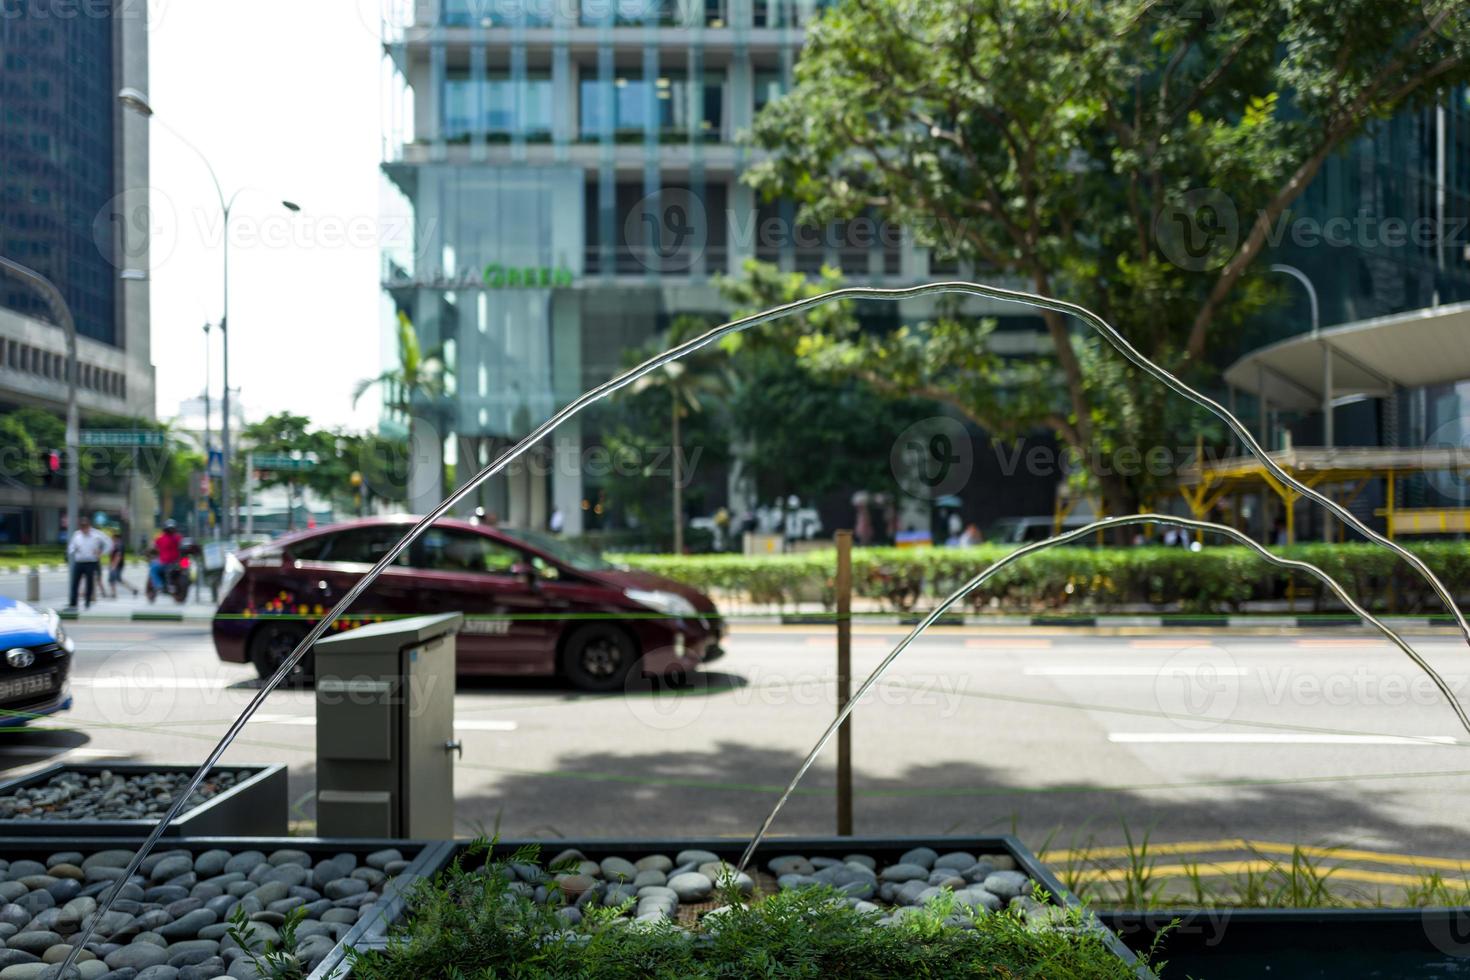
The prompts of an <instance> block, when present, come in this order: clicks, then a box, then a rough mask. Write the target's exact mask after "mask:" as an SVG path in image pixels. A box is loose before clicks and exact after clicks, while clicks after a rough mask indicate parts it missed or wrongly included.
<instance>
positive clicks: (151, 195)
mask: <svg viewBox="0 0 1470 980" xmlns="http://www.w3.org/2000/svg"><path fill="white" fill-rule="evenodd" d="M92 241H93V243H94V244H95V245H96V246H97V251H98V252H99V253H100V254H101V255H102V257H103V258H105V259H106V260H107V261H108V262H110V263H111V264H112V265H113V267H114V268H117V269H131V268H139V267H143V266H146V267H149V268H155V269H156V268H158V267H159V266H161V265H162V264H163V263H164V262H166V261H168V258H169V256H171V255H173V252H174V249H175V247H177V245H178V243H179V216H178V213H177V212H176V211H175V210H174V206H173V201H172V200H170V198H169V196H168V195H167V194H165V193H164V192H163V191H161V190H159V189H158V188H156V187H134V188H131V189H129V190H125V191H123V192H122V193H120V194H116V195H114V196H113V197H112V198H110V199H109V200H108V201H107V203H106V204H104V205H102V208H101V209H100V210H99V211H98V212H97V214H96V216H95V217H93V219H92Z"/></svg>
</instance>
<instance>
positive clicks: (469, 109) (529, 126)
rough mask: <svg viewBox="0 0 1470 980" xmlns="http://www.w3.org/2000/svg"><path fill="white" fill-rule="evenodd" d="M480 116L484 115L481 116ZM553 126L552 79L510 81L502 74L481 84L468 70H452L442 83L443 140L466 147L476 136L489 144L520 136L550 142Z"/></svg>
mask: <svg viewBox="0 0 1470 980" xmlns="http://www.w3.org/2000/svg"><path fill="white" fill-rule="evenodd" d="M482 113H483V115H482ZM551 126H552V106H551V75H550V74H549V73H547V72H533V73H531V74H530V75H528V76H527V77H526V79H525V80H524V81H521V82H516V81H513V80H512V79H511V78H510V77H509V75H508V74H506V73H505V72H499V73H494V74H492V75H491V76H490V77H489V78H487V79H485V80H484V81H483V82H476V81H475V80H473V79H471V78H470V77H469V69H468V68H451V69H449V71H448V72H447V74H446V76H445V79H444V127H443V131H444V138H445V139H446V140H447V141H449V142H451V143H466V142H469V140H470V138H471V137H472V136H474V135H475V134H476V133H477V132H478V133H483V134H484V135H485V136H486V137H487V138H488V139H490V140H491V141H492V142H504V141H508V140H509V139H510V138H511V137H512V136H515V135H516V134H521V135H524V136H526V137H527V138H530V139H549V138H550V136H551Z"/></svg>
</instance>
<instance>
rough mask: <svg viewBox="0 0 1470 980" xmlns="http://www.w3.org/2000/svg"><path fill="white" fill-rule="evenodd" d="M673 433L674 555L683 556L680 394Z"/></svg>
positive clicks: (676, 399)
mask: <svg viewBox="0 0 1470 980" xmlns="http://www.w3.org/2000/svg"><path fill="white" fill-rule="evenodd" d="M673 433H674V435H673V439H672V440H670V441H671V442H672V445H671V447H670V449H671V453H670V455H671V456H672V458H673V464H672V465H671V466H670V467H669V469H670V470H671V471H672V472H673V474H674V554H676V555H682V554H683V553H684V486H683V482H684V474H683V472H682V469H683V467H682V465H681V460H680V457H681V456H682V454H683V450H682V449H681V447H680V445H679V394H678V392H675V393H674V421H673Z"/></svg>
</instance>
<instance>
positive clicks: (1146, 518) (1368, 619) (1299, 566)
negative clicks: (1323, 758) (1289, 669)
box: [737, 514, 1470, 871]
mask: <svg viewBox="0 0 1470 980" xmlns="http://www.w3.org/2000/svg"><path fill="white" fill-rule="evenodd" d="M1136 524H1169V525H1175V526H1179V527H1187V528H1191V529H1193V530H1198V531H1210V532H1213V533H1216V534H1223V535H1225V536H1226V537H1228V538H1231V539H1232V540H1235V541H1238V542H1239V543H1241V544H1243V545H1245V546H1246V547H1248V548H1250V549H1251V550H1252V551H1254V552H1255V553H1256V554H1258V555H1260V556H1261V557H1262V558H1264V559H1265V560H1266V561H1268V562H1270V563H1271V564H1273V565H1276V566H1279V567H1281V568H1289V569H1292V570H1294V571H1300V572H1306V573H1307V574H1308V575H1311V576H1313V577H1314V578H1316V579H1318V580H1320V581H1321V582H1322V584H1323V585H1326V586H1327V587H1328V588H1329V589H1331V590H1332V592H1333V594H1334V595H1336V596H1337V597H1338V598H1339V599H1341V600H1342V602H1343V604H1344V605H1346V606H1347V607H1348V608H1349V609H1350V610H1352V612H1353V613H1354V615H1356V616H1358V617H1359V618H1360V619H1362V620H1363V622H1365V623H1367V624H1368V625H1370V626H1372V627H1374V628H1375V629H1377V630H1378V631H1379V632H1380V633H1382V634H1383V635H1384V636H1386V637H1388V639H1389V640H1391V641H1392V642H1393V644H1394V646H1396V647H1398V648H1399V649H1400V650H1402V651H1403V652H1404V653H1405V654H1406V655H1408V657H1409V659H1410V660H1412V661H1414V663H1415V664H1417V665H1418V667H1419V669H1420V670H1422V671H1424V673H1425V674H1427V675H1429V679H1430V680H1432V681H1433V682H1434V686H1435V687H1437V688H1439V691H1440V693H1441V694H1443V695H1444V696H1445V700H1447V701H1448V702H1449V704H1450V707H1451V708H1452V709H1454V712H1455V717H1456V718H1458V719H1459V720H1460V726H1461V727H1462V728H1464V729H1465V732H1466V733H1467V734H1470V716H1467V715H1466V714H1465V709H1464V708H1463V707H1462V706H1461V705H1460V701H1459V699H1458V698H1456V697H1455V694H1454V692H1453V691H1452V690H1451V689H1450V686H1449V685H1448V684H1447V683H1445V680H1444V678H1443V677H1441V676H1440V675H1439V672H1438V671H1436V670H1435V669H1434V668H1433V667H1431V666H1430V665H1429V662H1428V661H1426V660H1425V659H1424V657H1423V656H1422V655H1421V654H1420V653H1419V652H1418V651H1417V650H1415V649H1414V648H1413V647H1411V646H1409V644H1408V643H1406V642H1404V639H1403V638H1402V637H1401V636H1399V635H1398V634H1397V633H1395V632H1394V631H1393V630H1391V629H1389V628H1388V625H1387V624H1386V623H1384V622H1383V621H1382V620H1380V619H1378V618H1377V617H1375V616H1374V615H1373V614H1372V613H1370V612H1368V610H1366V609H1364V608H1363V607H1362V606H1360V605H1359V604H1358V602H1357V601H1356V600H1355V599H1353V597H1352V596H1351V595H1349V594H1348V591H1347V590H1346V589H1344V588H1343V587H1342V586H1341V585H1340V584H1338V582H1337V580H1336V579H1334V578H1333V577H1332V576H1331V575H1328V574H1327V573H1326V572H1324V571H1322V569H1320V568H1318V567H1317V566H1316V565H1313V564H1311V563H1309V562H1304V561H1297V560H1295V559H1293V558H1282V557H1281V556H1279V555H1275V554H1272V553H1271V552H1270V551H1268V550H1266V548H1265V547H1264V546H1263V545H1261V544H1258V543H1257V542H1256V541H1254V540H1252V539H1251V538H1250V537H1249V536H1247V535H1245V534H1243V533H1241V532H1240V531H1237V530H1236V529H1235V528H1233V527H1227V526H1226V525H1224V524H1212V523H1210V522H1209V521H1196V520H1192V519H1190V518H1184V517H1171V516H1169V515H1166V514H1134V515H1131V516H1128V517H1109V518H1104V519H1103V520H1100V521H1094V522H1093V523H1091V524H1088V525H1087V526H1086V527H1080V528H1077V529H1076V530H1073V531H1068V532H1066V533H1064V534H1058V535H1056V536H1055V537H1051V538H1047V539H1046V540H1045V541H1037V542H1036V543H1034V544H1029V545H1026V546H1024V547H1021V548H1017V549H1016V550H1015V551H1012V552H1010V553H1009V554H1007V555H1006V556H1005V557H1003V558H1001V559H999V560H998V561H996V562H994V563H993V564H991V565H990V566H989V567H987V568H986V569H984V570H983V571H981V572H980V573H979V574H978V575H976V576H975V577H974V578H972V579H970V580H969V581H968V582H966V583H965V584H964V585H962V586H960V588H959V589H957V590H956V591H955V592H953V593H952V594H951V595H950V596H949V597H948V598H947V599H945V600H944V601H943V602H941V603H940V604H939V605H937V606H935V607H934V609H933V610H932V611H930V613H929V615H927V616H925V617H924V619H923V620H921V621H920V622H919V624H918V625H917V626H915V627H914V628H913V630H912V631H910V633H909V635H908V636H905V637H904V638H903V639H902V640H901V641H899V644H898V646H896V647H894V648H893V650H892V651H890V652H889V654H888V656H886V657H884V658H883V660H882V662H880V663H879V664H878V666H877V667H875V668H873V671H872V673H870V674H868V676H867V678H866V679H864V680H863V682H862V684H860V685H859V686H858V689H857V691H856V692H855V693H854V694H853V696H852V697H851V698H849V699H848V702H847V704H845V705H843V706H842V709H841V710H840V711H838V712H837V717H836V719H835V720H834V721H833V722H832V724H830V725H828V726H827V730H826V731H824V732H823V733H822V736H821V737H820V738H819V739H817V744H816V745H814V746H812V750H811V751H810V752H808V753H807V756H806V758H805V759H804V760H802V763H801V766H800V768H798V769H797V770H796V776H795V777H794V778H793V779H792V780H791V782H790V783H789V784H788V785H787V787H786V790H785V792H783V793H782V794H781V798H780V799H779V800H777V801H776V805H775V806H774V807H772V808H771V812H770V813H768V814H766V819H765V820H764V821H762V823H761V825H760V829H759V830H757V831H756V833H755V836H754V837H753V838H751V841H750V843H749V844H748V845H746V848H745V852H744V853H743V854H742V855H741V856H740V863H739V865H737V868H738V870H740V871H744V870H745V869H746V867H747V866H748V865H749V863H750V859H751V858H752V857H753V856H754V855H755V851H756V848H757V847H759V846H760V843H761V841H762V840H763V839H765V836H766V834H767V833H768V832H769V831H770V829H771V824H772V823H774V822H775V820H776V815H777V814H779V813H780V812H781V808H782V807H784V806H785V805H786V801H787V800H788V799H790V798H791V794H792V793H793V792H795V790H796V786H797V784H798V783H800V782H801V779H802V777H803V776H805V775H806V772H807V770H808V769H810V768H811V767H812V763H814V762H815V761H816V759H817V756H819V755H821V753H822V749H824V748H826V747H827V743H828V742H829V741H831V739H832V736H833V735H834V734H835V733H836V732H837V729H838V728H839V727H840V726H841V725H842V723H843V722H844V721H846V720H847V718H848V716H849V715H851V714H852V712H853V709H855V708H856V707H857V705H858V702H859V701H861V700H862V699H863V697H864V696H865V695H866V694H867V693H868V691H869V690H871V689H872V687H873V685H874V684H877V683H878V681H879V680H880V679H882V677H883V674H884V673H885V672H887V670H888V667H889V665H891V664H892V663H893V661H895V660H897V659H898V655H899V654H901V653H903V652H904V650H906V649H908V647H909V645H910V644H911V643H913V642H914V640H916V639H918V638H919V635H920V634H922V633H923V632H924V631H925V630H926V629H928V628H929V627H930V626H932V625H933V624H934V623H936V622H937V621H938V620H939V617H940V616H942V615H944V613H945V611H946V610H948V609H949V608H950V606H953V605H954V604H955V603H956V602H959V601H960V600H961V599H963V598H965V596H967V595H969V594H970V593H971V592H974V591H975V590H976V589H978V588H979V587H980V586H981V585H984V584H985V582H986V581H987V580H988V579H990V578H991V576H993V575H995V574H996V573H997V572H999V571H1001V570H1002V569H1003V568H1005V567H1006V566H1007V565H1010V564H1012V563H1013V562H1017V561H1020V560H1021V559H1022V558H1025V557H1026V556H1027V555H1032V554H1035V553H1036V552H1038V551H1045V550H1047V549H1048V548H1054V547H1056V546H1058V545H1063V544H1067V543H1068V542H1071V541H1077V540H1079V539H1082V538H1086V537H1087V536H1088V535H1090V534H1096V533H1097V532H1098V531H1105V530H1108V529H1110V528H1115V527H1128V526H1130V525H1136Z"/></svg>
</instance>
